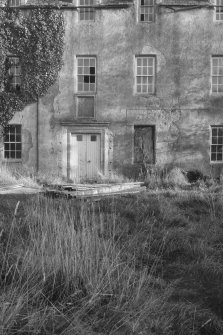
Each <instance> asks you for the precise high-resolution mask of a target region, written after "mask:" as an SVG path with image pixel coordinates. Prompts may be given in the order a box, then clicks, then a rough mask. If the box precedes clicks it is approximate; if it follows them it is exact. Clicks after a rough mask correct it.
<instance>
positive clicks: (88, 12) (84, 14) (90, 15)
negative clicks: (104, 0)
mask: <svg viewBox="0 0 223 335" xmlns="http://www.w3.org/2000/svg"><path fill="white" fill-rule="evenodd" d="M94 5H95V0H79V6H80V7H81V6H83V8H80V9H79V19H80V21H94V19H95V9H94V8H93V7H91V6H94ZM88 6H89V7H88Z"/></svg>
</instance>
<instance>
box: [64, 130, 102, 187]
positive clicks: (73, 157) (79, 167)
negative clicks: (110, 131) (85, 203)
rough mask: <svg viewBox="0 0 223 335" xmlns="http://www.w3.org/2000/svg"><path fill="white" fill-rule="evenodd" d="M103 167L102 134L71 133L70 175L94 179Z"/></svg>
mask: <svg viewBox="0 0 223 335" xmlns="http://www.w3.org/2000/svg"><path fill="white" fill-rule="evenodd" d="M100 168H101V138H100V134H71V152H70V177H71V179H72V180H74V181H77V182H79V181H81V180H83V179H93V178H94V177H96V176H97V173H98V171H100Z"/></svg>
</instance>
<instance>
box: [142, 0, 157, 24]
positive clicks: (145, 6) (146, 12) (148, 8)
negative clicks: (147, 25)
mask: <svg viewBox="0 0 223 335" xmlns="http://www.w3.org/2000/svg"><path fill="white" fill-rule="evenodd" d="M139 21H141V22H152V21H154V0H139Z"/></svg>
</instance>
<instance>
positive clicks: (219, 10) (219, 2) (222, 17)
mask: <svg viewBox="0 0 223 335" xmlns="http://www.w3.org/2000/svg"><path fill="white" fill-rule="evenodd" d="M215 19H216V21H223V0H216V7H215Z"/></svg>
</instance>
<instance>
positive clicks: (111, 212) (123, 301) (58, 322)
mask: <svg viewBox="0 0 223 335" xmlns="http://www.w3.org/2000/svg"><path fill="white" fill-rule="evenodd" d="M221 201H222V200H221V199H217V198H213V199H211V201H210V199H209V198H206V195H204V194H202V195H201V196H199V195H198V194H197V193H194V194H193V195H192V194H191V195H190V196H189V195H186V196H183V195H181V194H178V195H174V196H169V197H168V196H165V197H164V196H160V195H158V196H154V195H153V196H152V197H151V196H148V195H139V196H129V197H128V198H118V199H116V200H111V199H110V200H109V199H108V200H104V201H101V202H100V203H97V202H95V203H94V202H75V201H65V200H53V199H46V198H43V197H34V198H33V199H30V200H29V201H26V202H25V203H24V204H23V205H24V211H25V213H24V217H20V216H19V213H17V212H19V208H17V209H18V210H16V212H15V213H14V214H15V215H13V216H12V217H11V221H9V220H8V221H7V225H5V226H4V227H3V234H2V235H1V239H0V248H1V249H0V254H1V259H2V262H1V265H0V284H1V286H0V302H1V303H0V327H1V328H0V331H1V334H2V335H9V334H10V335H11V334H28V333H29V334H30V333H31V334H69V335H71V334H72V335H73V334H86V335H87V334H106V335H112V334H116V335H118V334H119V335H122V334H130V335H131V334H137V335H138V334H141V335H144V334H149V335H150V334H161V335H164V334H165V335H201V334H202V331H206V332H208V331H210V333H211V334H213V335H220V334H222V332H223V325H222V318H223V309H222V307H221V303H222V298H221V297H222V296H223V294H222V293H223V290H222V285H221V283H222V279H223V265H222V260H221V255H222V250H223V249H222V247H221V245H222V244H221V243H222V239H223V228H222V226H221V222H222V214H221V207H220V205H221ZM202 213H203V214H202ZM198 218H199V220H198ZM208 278H211V282H210V281H209V279H208ZM213 286H214V287H213Z"/></svg>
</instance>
